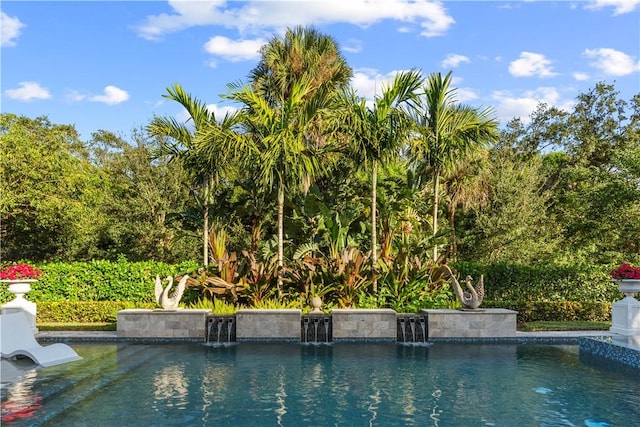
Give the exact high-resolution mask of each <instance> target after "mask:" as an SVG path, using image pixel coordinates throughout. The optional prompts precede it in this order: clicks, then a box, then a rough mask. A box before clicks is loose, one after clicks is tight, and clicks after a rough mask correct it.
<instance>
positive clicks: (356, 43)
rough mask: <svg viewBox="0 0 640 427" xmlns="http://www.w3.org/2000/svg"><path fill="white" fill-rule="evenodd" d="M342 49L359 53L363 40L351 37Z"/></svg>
mask: <svg viewBox="0 0 640 427" xmlns="http://www.w3.org/2000/svg"><path fill="white" fill-rule="evenodd" d="M341 48H342V50H343V51H345V52H350V53H358V52H361V51H362V40H358V39H349V40H348V41H347V43H346V44H344V45H342V46H341Z"/></svg>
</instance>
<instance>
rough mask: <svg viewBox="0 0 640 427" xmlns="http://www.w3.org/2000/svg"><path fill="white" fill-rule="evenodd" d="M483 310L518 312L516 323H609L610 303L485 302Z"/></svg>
mask: <svg viewBox="0 0 640 427" xmlns="http://www.w3.org/2000/svg"><path fill="white" fill-rule="evenodd" d="M482 307H483V308H490V307H491V308H506V309H509V310H515V311H517V312H518V322H519V323H526V322H539V321H555V322H569V321H594V322H610V321H611V303H610V302H605V301H603V302H582V301H535V302H524V301H485V302H484V303H483V304H482Z"/></svg>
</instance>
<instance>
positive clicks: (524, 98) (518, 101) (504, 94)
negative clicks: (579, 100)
mask: <svg viewBox="0 0 640 427" xmlns="http://www.w3.org/2000/svg"><path fill="white" fill-rule="evenodd" d="M492 98H493V100H494V101H496V102H497V105H496V107H495V109H496V112H497V113H498V118H499V119H500V122H501V123H503V124H505V123H507V122H508V121H510V120H511V119H513V118H514V117H518V118H520V119H521V120H522V121H523V122H525V123H528V122H529V121H530V117H529V116H530V115H531V113H533V112H534V111H535V109H536V107H537V106H538V104H539V103H541V102H543V103H545V104H547V105H549V106H554V107H556V108H559V109H561V110H564V111H571V110H572V108H573V106H574V105H575V102H574V101H573V100H570V99H569V100H567V99H563V98H562V96H561V94H560V92H559V91H558V90H557V89H556V88H554V87H539V88H537V89H535V90H530V91H525V92H522V93H521V94H519V95H517V94H516V95H514V94H513V93H511V92H509V91H495V92H493V95H492Z"/></svg>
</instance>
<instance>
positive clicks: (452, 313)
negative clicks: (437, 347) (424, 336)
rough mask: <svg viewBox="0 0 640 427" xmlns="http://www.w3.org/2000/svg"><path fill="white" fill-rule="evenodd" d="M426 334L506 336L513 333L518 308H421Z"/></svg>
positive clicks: (465, 336)
mask: <svg viewBox="0 0 640 427" xmlns="http://www.w3.org/2000/svg"><path fill="white" fill-rule="evenodd" d="M421 313H423V314H424V315H426V316H427V330H428V336H429V338H505V337H515V336H516V317H517V314H518V312H516V311H513V310H506V309H502V308H485V309H475V310H442V309H438V310H421Z"/></svg>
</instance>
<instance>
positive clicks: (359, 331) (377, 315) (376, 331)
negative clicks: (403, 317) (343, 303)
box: [331, 309, 398, 340]
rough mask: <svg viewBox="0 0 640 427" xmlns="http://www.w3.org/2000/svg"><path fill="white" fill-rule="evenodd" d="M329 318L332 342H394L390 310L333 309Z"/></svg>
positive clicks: (393, 317)
mask: <svg viewBox="0 0 640 427" xmlns="http://www.w3.org/2000/svg"><path fill="white" fill-rule="evenodd" d="M331 317H332V325H333V339H334V340H343V339H349V340H362V339H365V340H375V339H381V340H395V339H396V337H397V334H398V327H397V314H396V312H395V311H394V310H392V309H379V310H371V309H335V310H333V311H332V312H331Z"/></svg>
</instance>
